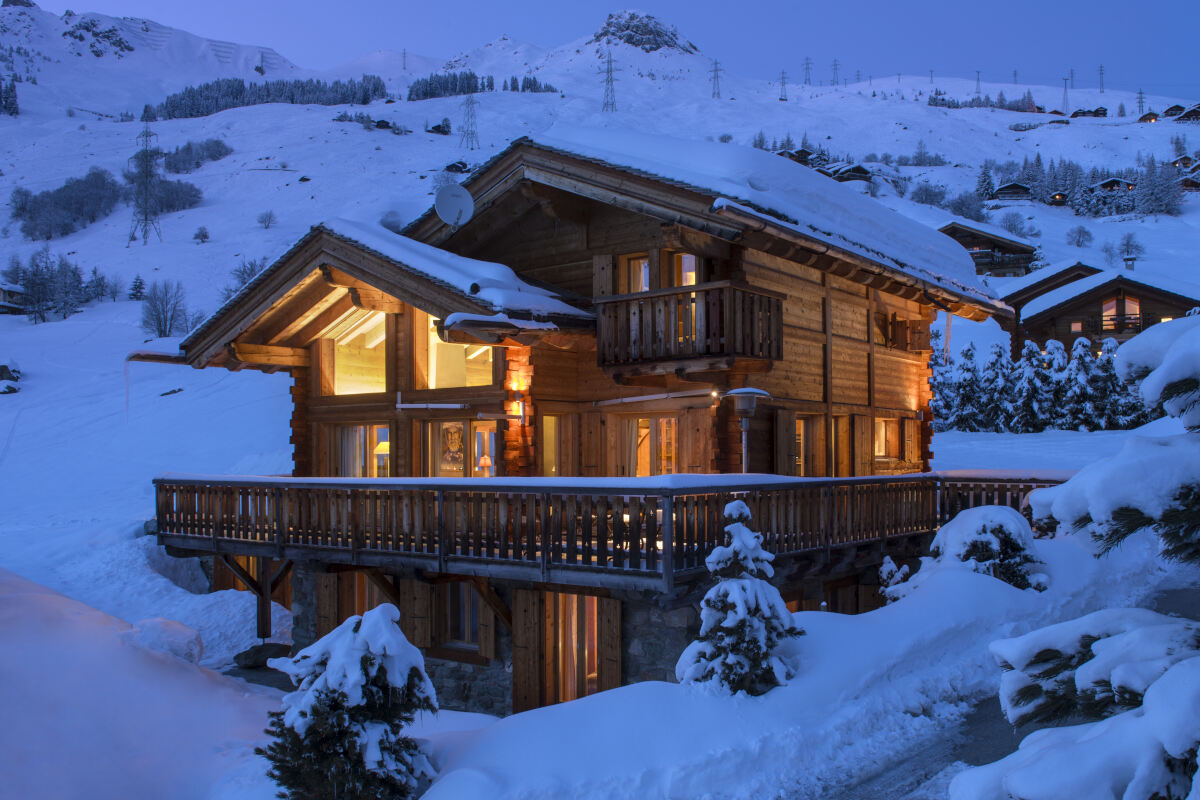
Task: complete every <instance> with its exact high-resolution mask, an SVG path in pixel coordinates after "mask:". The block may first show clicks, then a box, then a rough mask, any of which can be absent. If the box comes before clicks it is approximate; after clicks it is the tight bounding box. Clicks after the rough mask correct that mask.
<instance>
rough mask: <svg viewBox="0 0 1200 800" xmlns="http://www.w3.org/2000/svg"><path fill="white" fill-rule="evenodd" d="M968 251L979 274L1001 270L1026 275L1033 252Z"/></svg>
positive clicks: (1006, 272) (999, 271)
mask: <svg viewBox="0 0 1200 800" xmlns="http://www.w3.org/2000/svg"><path fill="white" fill-rule="evenodd" d="M970 253H971V259H972V260H973V261H974V262H975V271H976V272H977V273H979V274H980V275H982V274H985V273H1001V272H1002V273H1005V274H1015V275H1026V274H1028V273H1029V267H1030V265H1031V264H1033V256H1034V254H1033V253H1001V252H1000V251H998V250H971V251H970Z"/></svg>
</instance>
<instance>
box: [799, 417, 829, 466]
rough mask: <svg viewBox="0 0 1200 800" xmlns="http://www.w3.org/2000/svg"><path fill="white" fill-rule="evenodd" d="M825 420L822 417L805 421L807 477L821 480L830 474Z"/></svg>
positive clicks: (805, 464)
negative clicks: (826, 453) (826, 460)
mask: <svg viewBox="0 0 1200 800" xmlns="http://www.w3.org/2000/svg"><path fill="white" fill-rule="evenodd" d="M825 420H826V418H825V417H824V416H820V417H809V418H807V419H806V420H805V421H804V449H805V452H804V474H805V475H809V476H812V477H818V478H819V477H824V476H827V475H829V474H830V473H829V471H828V467H827V466H826V464H825Z"/></svg>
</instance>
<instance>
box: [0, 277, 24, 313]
mask: <svg viewBox="0 0 1200 800" xmlns="http://www.w3.org/2000/svg"><path fill="white" fill-rule="evenodd" d="M24 313H25V289H24V288H23V287H22V286H19V285H18V284H15V283H0V314H24Z"/></svg>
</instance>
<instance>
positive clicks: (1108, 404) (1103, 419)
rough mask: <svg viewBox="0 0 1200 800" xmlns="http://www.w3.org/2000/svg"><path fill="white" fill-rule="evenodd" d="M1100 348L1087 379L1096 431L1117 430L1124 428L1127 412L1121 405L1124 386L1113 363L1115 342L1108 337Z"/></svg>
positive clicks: (1122, 404)
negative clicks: (1093, 369) (1093, 409)
mask: <svg viewBox="0 0 1200 800" xmlns="http://www.w3.org/2000/svg"><path fill="white" fill-rule="evenodd" d="M1100 348H1101V349H1100V356H1099V357H1098V358H1097V359H1096V363H1095V371H1093V372H1092V374H1091V376H1090V377H1089V378H1088V380H1089V382H1090V384H1091V392H1092V398H1093V401H1092V402H1093V406H1094V408H1095V420H1096V429H1097V430H1104V431H1113V430H1119V429H1122V428H1124V427H1126V423H1127V420H1126V417H1127V415H1128V413H1129V410H1128V409H1127V408H1125V406H1124V403H1123V400H1124V395H1125V384H1124V383H1123V382H1122V381H1121V378H1120V377H1119V376H1118V375H1117V368H1116V364H1115V363H1114V362H1113V358H1114V357H1115V356H1116V354H1117V340H1116V339H1113V338H1112V337H1109V338H1107V339H1105V340H1104V341H1103V342H1101V344H1100Z"/></svg>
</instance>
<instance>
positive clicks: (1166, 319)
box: [1159, 317, 1175, 322]
mask: <svg viewBox="0 0 1200 800" xmlns="http://www.w3.org/2000/svg"><path fill="white" fill-rule="evenodd" d="M1173 319H1175V318H1174V317H1162V318H1161V319H1159V322H1170V321H1171V320H1173Z"/></svg>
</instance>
